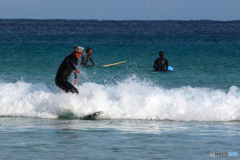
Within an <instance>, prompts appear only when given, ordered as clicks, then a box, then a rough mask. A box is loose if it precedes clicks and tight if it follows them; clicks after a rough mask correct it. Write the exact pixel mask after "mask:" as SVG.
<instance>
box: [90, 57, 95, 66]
mask: <svg viewBox="0 0 240 160" xmlns="http://www.w3.org/2000/svg"><path fill="white" fill-rule="evenodd" d="M89 59H90V61H91V62H92V64H93V66H95V63H94V61H93V59H92V57H89Z"/></svg>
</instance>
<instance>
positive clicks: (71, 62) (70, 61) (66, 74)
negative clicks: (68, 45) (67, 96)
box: [55, 46, 84, 94]
mask: <svg viewBox="0 0 240 160" xmlns="http://www.w3.org/2000/svg"><path fill="white" fill-rule="evenodd" d="M83 50H84V49H83V47H79V46H77V47H75V48H74V50H73V51H72V53H71V54H70V55H68V56H67V57H66V58H65V59H64V60H63V62H62V63H61V65H60V67H59V69H58V71H57V74H56V78H55V84H56V85H57V86H58V87H59V88H61V89H62V90H64V91H65V92H72V93H77V94H79V92H78V90H77V89H76V88H75V87H74V86H73V85H72V84H71V83H69V82H68V79H69V78H70V75H71V73H72V72H73V71H74V85H75V86H76V85H77V73H78V74H81V73H80V71H79V70H78V69H77V65H78V59H79V58H80V57H81V56H82V54H83Z"/></svg>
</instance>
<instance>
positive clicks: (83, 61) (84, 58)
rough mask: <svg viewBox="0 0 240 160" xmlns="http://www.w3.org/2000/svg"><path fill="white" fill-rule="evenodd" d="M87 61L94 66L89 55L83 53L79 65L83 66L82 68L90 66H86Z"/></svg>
mask: <svg viewBox="0 0 240 160" xmlns="http://www.w3.org/2000/svg"><path fill="white" fill-rule="evenodd" d="M89 59H90V61H91V62H92V64H93V66H95V63H94V61H93V59H92V57H91V55H89V54H87V53H84V54H83V55H82V59H81V65H83V66H90V65H89V64H88V60H89Z"/></svg>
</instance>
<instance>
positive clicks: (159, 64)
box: [153, 51, 168, 71]
mask: <svg viewBox="0 0 240 160" xmlns="http://www.w3.org/2000/svg"><path fill="white" fill-rule="evenodd" d="M159 56H160V57H159V58H157V59H156V60H155V61H154V64H153V68H154V69H155V71H167V70H168V60H167V59H166V58H164V57H163V56H164V53H163V51H160V52H159Z"/></svg>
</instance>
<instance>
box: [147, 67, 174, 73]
mask: <svg viewBox="0 0 240 160" xmlns="http://www.w3.org/2000/svg"><path fill="white" fill-rule="evenodd" d="M165 72H173V67H172V66H168V70H167V71H165ZM151 73H161V72H160V71H155V70H153V71H151Z"/></svg>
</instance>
